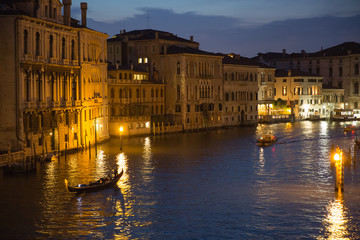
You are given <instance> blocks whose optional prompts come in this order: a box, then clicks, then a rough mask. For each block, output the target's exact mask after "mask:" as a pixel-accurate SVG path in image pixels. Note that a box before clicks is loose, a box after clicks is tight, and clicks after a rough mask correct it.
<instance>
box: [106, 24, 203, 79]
mask: <svg viewBox="0 0 360 240" xmlns="http://www.w3.org/2000/svg"><path fill="white" fill-rule="evenodd" d="M170 46H178V47H190V48H194V49H198V48H199V43H198V42H195V41H194V40H193V37H192V36H190V39H189V40H188V39H184V38H181V37H178V36H176V35H174V34H172V33H169V32H164V31H158V30H152V29H145V30H134V31H130V32H126V31H125V30H122V31H120V34H116V35H115V36H113V37H111V38H109V39H108V49H107V53H108V61H109V63H111V64H113V65H116V64H119V65H120V66H122V65H133V66H134V67H138V68H140V69H142V70H143V71H147V72H149V78H150V80H151V81H156V82H158V81H162V82H163V81H164V79H163V78H159V68H160V67H161V60H160V55H161V54H164V52H166V50H167V48H168V47H170Z"/></svg>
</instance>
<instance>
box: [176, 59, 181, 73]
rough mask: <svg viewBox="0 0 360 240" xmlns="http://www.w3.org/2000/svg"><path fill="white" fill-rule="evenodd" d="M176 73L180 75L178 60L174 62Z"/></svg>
mask: <svg viewBox="0 0 360 240" xmlns="http://www.w3.org/2000/svg"><path fill="white" fill-rule="evenodd" d="M176 73H177V75H180V62H179V61H178V62H177V64H176Z"/></svg>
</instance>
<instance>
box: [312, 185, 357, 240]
mask: <svg viewBox="0 0 360 240" xmlns="http://www.w3.org/2000/svg"><path fill="white" fill-rule="evenodd" d="M326 210H327V212H328V213H327V216H326V218H325V219H324V220H323V225H324V227H325V229H324V234H323V236H320V237H318V239H350V238H348V237H347V236H348V235H349V232H348V224H349V220H348V217H347V209H346V207H345V206H344V199H343V195H342V193H341V192H339V193H338V196H337V197H336V199H334V200H333V201H331V202H330V203H329V205H328V206H327V208H326Z"/></svg>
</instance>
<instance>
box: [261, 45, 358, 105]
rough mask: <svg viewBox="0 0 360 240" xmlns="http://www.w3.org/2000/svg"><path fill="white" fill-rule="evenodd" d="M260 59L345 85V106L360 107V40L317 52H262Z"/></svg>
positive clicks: (335, 84)
mask: <svg viewBox="0 0 360 240" xmlns="http://www.w3.org/2000/svg"><path fill="white" fill-rule="evenodd" d="M258 59H259V60H262V61H264V62H267V63H268V64H270V65H272V66H274V67H276V68H280V69H298V70H301V71H304V72H309V73H315V74H317V75H320V76H322V77H323V78H324V84H326V85H329V86H332V87H336V88H339V89H344V107H345V108H347V109H360V44H359V43H356V42H345V43H342V44H340V45H337V46H334V47H330V48H327V49H321V50H320V51H318V52H313V53H306V52H305V51H302V52H301V53H292V54H287V53H286V51H285V49H284V50H283V53H282V54H281V53H278V54H275V53H269V54H259V57H258Z"/></svg>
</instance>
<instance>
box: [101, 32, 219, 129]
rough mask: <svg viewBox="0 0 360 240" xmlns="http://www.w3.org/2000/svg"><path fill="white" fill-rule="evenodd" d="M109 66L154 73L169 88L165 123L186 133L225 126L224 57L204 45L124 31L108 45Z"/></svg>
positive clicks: (161, 34) (162, 34)
mask: <svg viewBox="0 0 360 240" xmlns="http://www.w3.org/2000/svg"><path fill="white" fill-rule="evenodd" d="M108 47H109V48H108V54H109V61H111V62H112V63H113V64H119V65H130V64H133V66H134V67H137V68H139V69H142V70H144V71H148V72H149V78H150V81H152V82H154V83H157V82H160V83H164V84H165V86H166V87H165V99H166V101H165V109H164V116H163V119H162V120H160V121H162V122H164V123H165V124H170V125H183V127H184V129H186V130H191V129H194V130H195V129H204V128H211V127H220V126H222V101H223V84H222V63H221V60H222V56H219V55H216V54H214V53H209V52H205V51H201V50H199V43H197V42H194V41H193V37H190V40H187V39H183V38H180V37H177V36H176V35H174V34H171V33H168V32H162V31H156V30H151V29H149V30H136V31H131V32H125V31H122V32H121V33H120V34H117V35H115V36H114V37H112V38H110V39H109V40H108Z"/></svg>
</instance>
